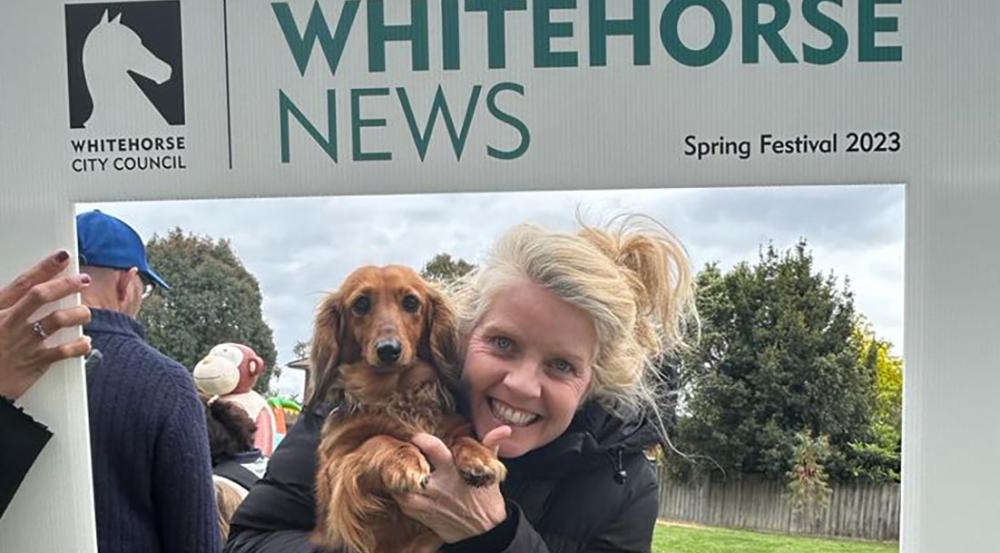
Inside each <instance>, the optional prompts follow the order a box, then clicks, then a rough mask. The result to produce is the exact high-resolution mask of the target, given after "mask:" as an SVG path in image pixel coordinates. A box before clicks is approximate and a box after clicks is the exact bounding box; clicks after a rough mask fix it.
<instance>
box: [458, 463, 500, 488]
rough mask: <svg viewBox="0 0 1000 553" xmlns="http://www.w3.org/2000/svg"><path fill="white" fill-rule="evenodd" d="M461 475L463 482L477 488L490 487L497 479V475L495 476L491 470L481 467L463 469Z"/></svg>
mask: <svg viewBox="0 0 1000 553" xmlns="http://www.w3.org/2000/svg"><path fill="white" fill-rule="evenodd" d="M459 474H461V476H462V480H464V481H465V483H466V484H468V485H470V486H472V487H475V488H484V487H486V486H489V485H491V484H493V483H494V482H496V478H497V477H496V474H493V472H491V471H490V470H488V469H484V468H481V467H475V468H473V467H468V468H463V469H461V470H460V471H459Z"/></svg>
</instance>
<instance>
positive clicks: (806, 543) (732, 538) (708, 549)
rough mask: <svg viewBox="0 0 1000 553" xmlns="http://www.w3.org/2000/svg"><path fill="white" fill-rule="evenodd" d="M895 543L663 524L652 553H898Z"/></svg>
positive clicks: (658, 531) (655, 536) (657, 531)
mask: <svg viewBox="0 0 1000 553" xmlns="http://www.w3.org/2000/svg"><path fill="white" fill-rule="evenodd" d="M898 551H899V546H898V545H896V544H895V543H892V544H889V543H877V542H856V541H844V540H827V539H816V538H802V537H793V536H786V535H782V534H764V533H761V532H748V531H744V530H728V529H723V528H703V527H692V526H687V525H677V524H671V523H667V522H660V523H659V524H657V525H656V531H655V532H654V533H653V553H898Z"/></svg>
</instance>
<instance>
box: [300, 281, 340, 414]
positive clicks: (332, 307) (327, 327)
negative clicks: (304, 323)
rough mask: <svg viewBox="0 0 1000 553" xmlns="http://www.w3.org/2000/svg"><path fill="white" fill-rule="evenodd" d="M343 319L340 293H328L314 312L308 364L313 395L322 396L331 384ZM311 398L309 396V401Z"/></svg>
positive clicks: (338, 363)
mask: <svg viewBox="0 0 1000 553" xmlns="http://www.w3.org/2000/svg"><path fill="white" fill-rule="evenodd" d="M342 330H343V320H342V312H341V305H340V294H339V293H335V294H330V295H329V296H327V297H326V299H324V300H323V302H322V303H321V304H320V306H319V310H317V312H316V322H315V326H314V328H313V337H312V348H311V350H310V353H309V364H310V366H311V367H312V373H313V379H314V380H313V382H315V383H316V384H315V386H314V387H313V397H316V398H323V397H324V396H325V395H326V392H327V391H328V390H329V387H330V384H332V382H333V380H334V378H335V374H336V368H337V366H338V365H340V349H341V344H340V341H341V334H342ZM312 399H313V398H309V400H308V401H309V402H311V401H312Z"/></svg>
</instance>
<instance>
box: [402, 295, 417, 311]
mask: <svg viewBox="0 0 1000 553" xmlns="http://www.w3.org/2000/svg"><path fill="white" fill-rule="evenodd" d="M403 309H405V310H407V311H408V312H410V313H416V312H417V310H418V309H420V300H419V299H417V296H414V295H413V294H407V295H406V296H404V297H403Z"/></svg>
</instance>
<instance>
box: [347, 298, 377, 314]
mask: <svg viewBox="0 0 1000 553" xmlns="http://www.w3.org/2000/svg"><path fill="white" fill-rule="evenodd" d="M371 308H372V300H370V299H368V296H361V297H360V298H358V299H356V300H354V305H352V306H351V310H352V311H354V314H355V315H365V314H367V313H368V311H369V310H371Z"/></svg>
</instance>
